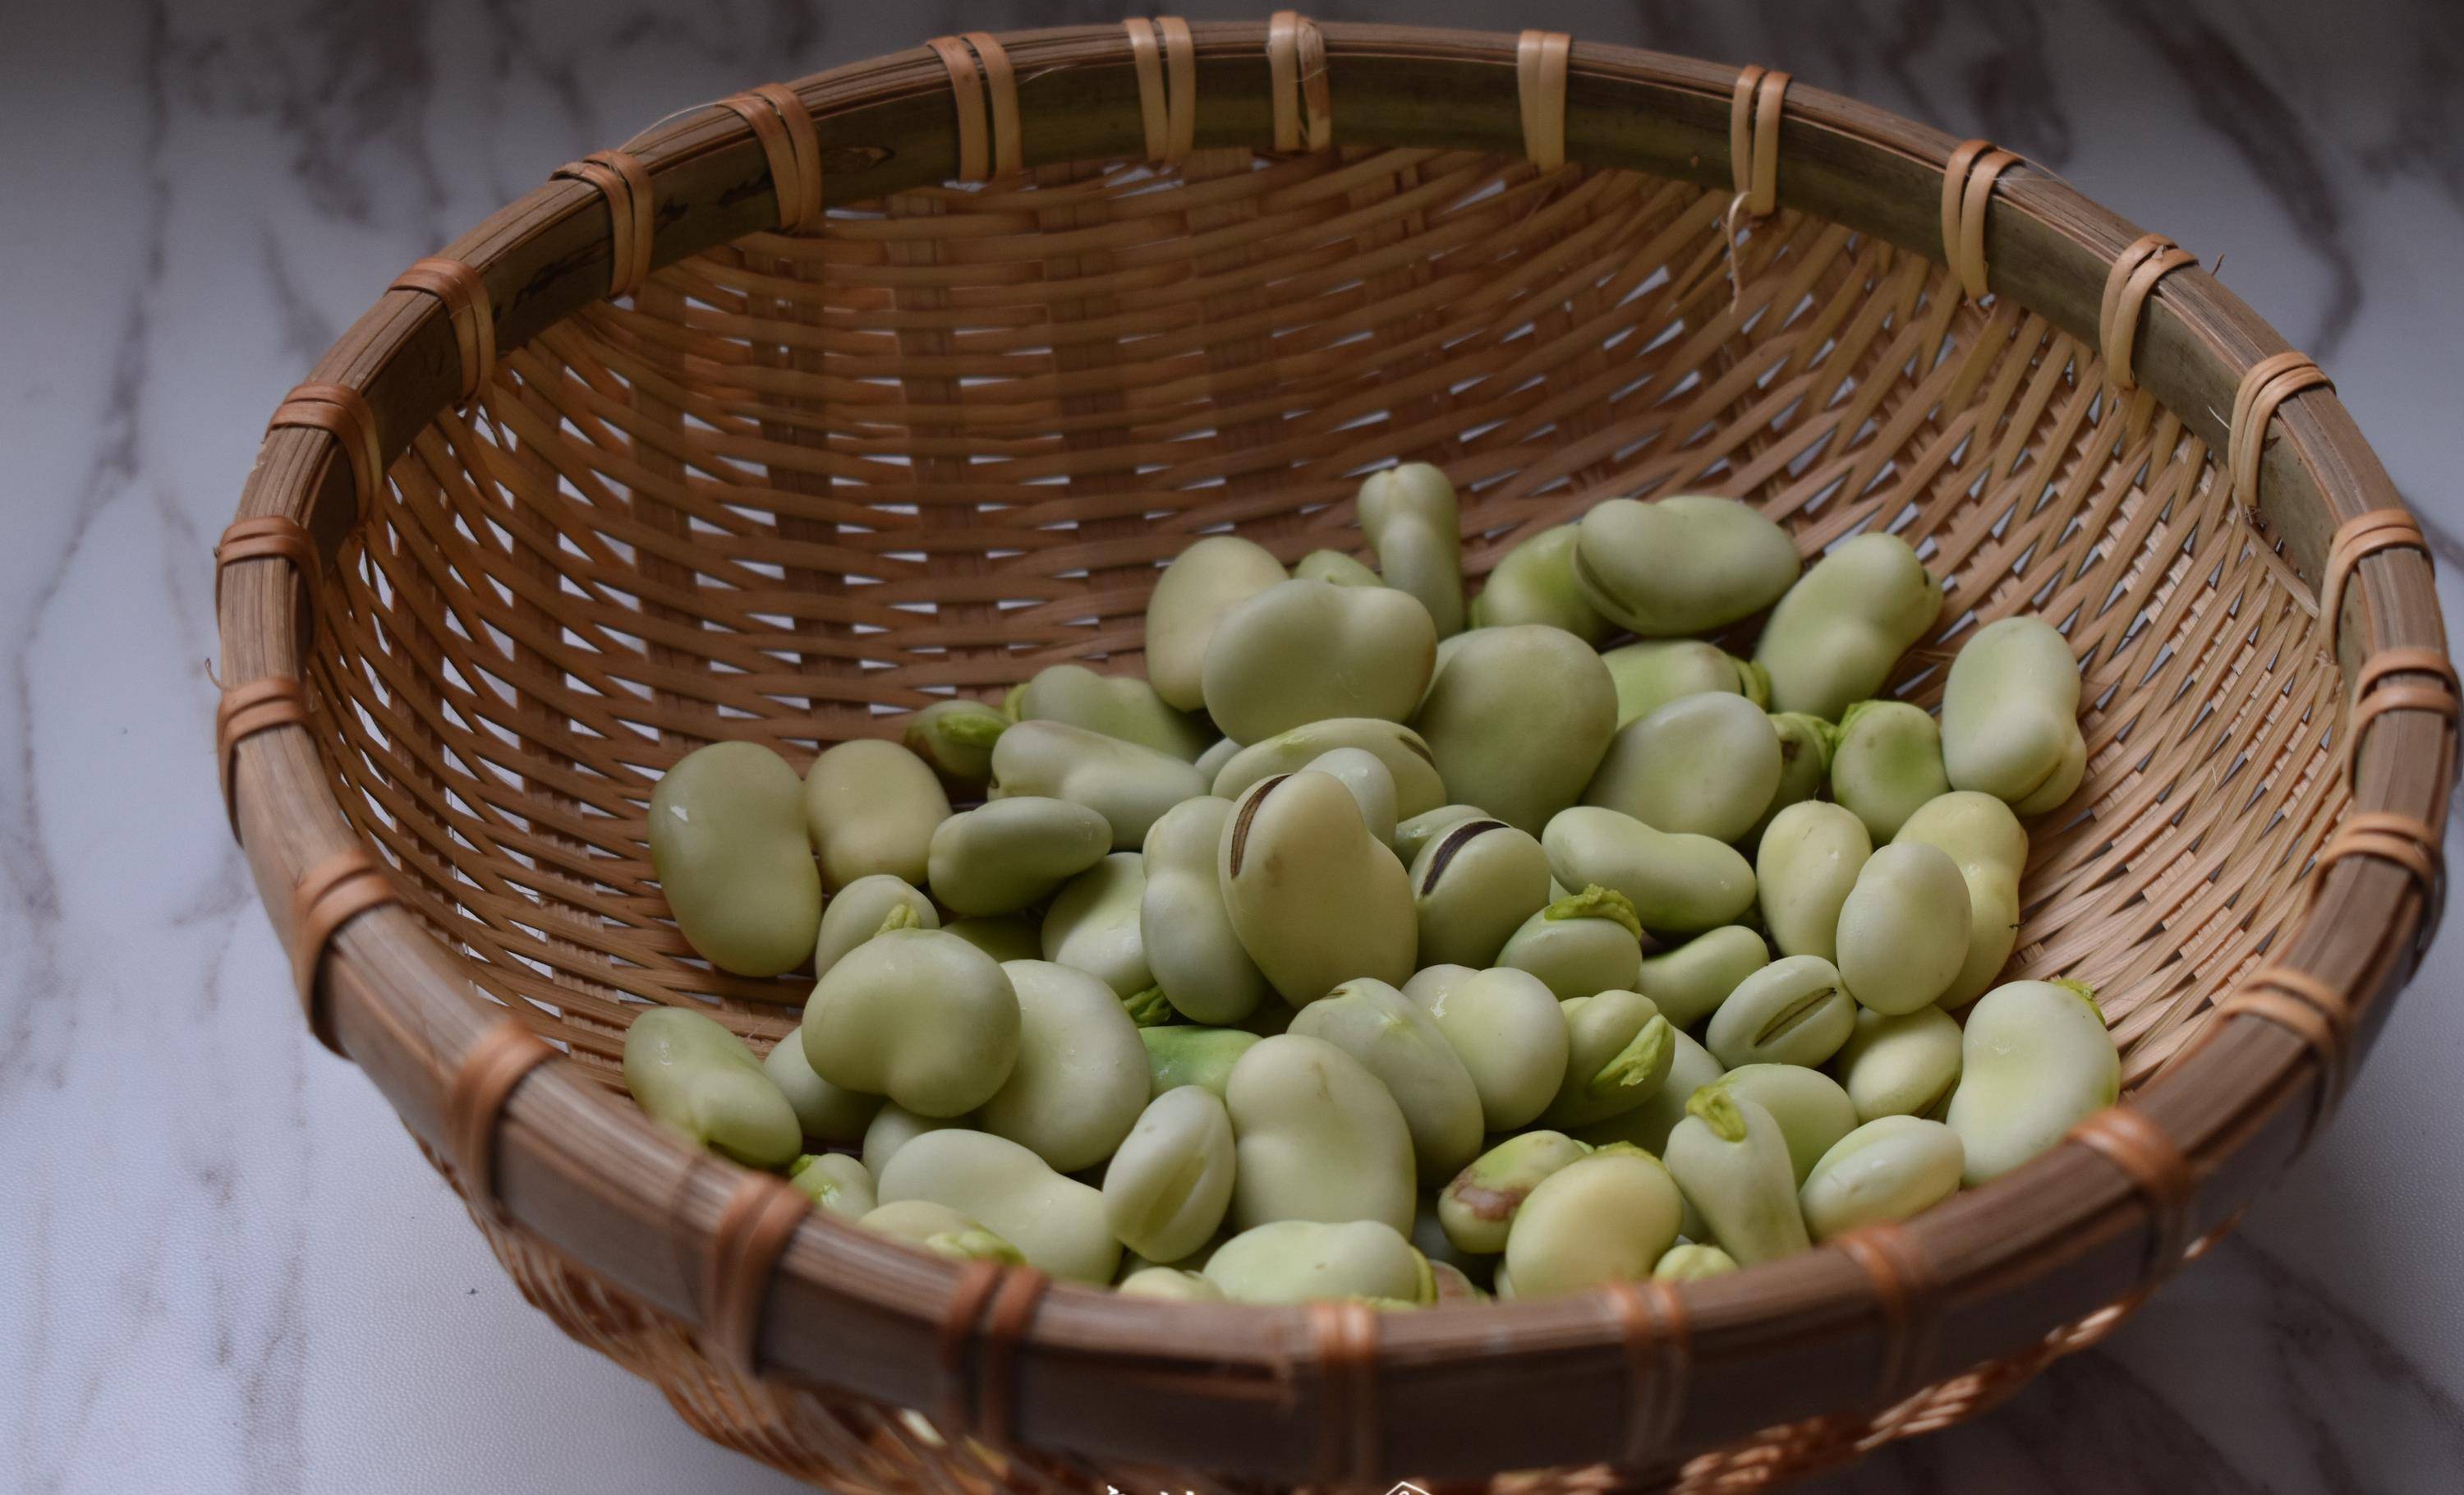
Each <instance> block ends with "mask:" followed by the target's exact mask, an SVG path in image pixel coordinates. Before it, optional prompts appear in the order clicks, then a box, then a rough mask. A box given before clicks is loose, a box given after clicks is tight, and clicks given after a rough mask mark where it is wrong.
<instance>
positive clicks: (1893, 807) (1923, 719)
mask: <svg viewBox="0 0 2464 1495" xmlns="http://www.w3.org/2000/svg"><path fill="white" fill-rule="evenodd" d="M1949 792H1950V780H1948V779H1947V778H1946V777H1945V776H1944V774H1943V769H1942V729H1940V728H1939V727H1936V726H1935V725H1934V721H1933V717H1932V716H1931V715H1929V714H1927V713H1926V712H1925V710H1924V709H1922V708H1920V707H1915V706H1911V705H1909V704H1908V703H1907V702H1905V701H1859V702H1858V703H1857V704H1856V705H1854V706H1851V707H1849V708H1848V715H1845V716H1843V717H1841V718H1840V719H1839V745H1838V747H1837V748H1836V749H1834V750H1833V752H1832V755H1831V795H1832V798H1834V799H1836V800H1837V801H1838V802H1840V803H1841V804H1844V805H1846V806H1847V807H1848V808H1850V809H1852V810H1854V811H1856V812H1857V818H1858V819H1859V820H1861V821H1863V822H1864V823H1865V829H1866V830H1867V831H1869V832H1871V833H1872V835H1873V837H1874V839H1875V840H1876V841H1888V840H1889V839H1890V838H1891V837H1893V836H1896V835H1898V834H1899V833H1900V827H1901V826H1902V825H1904V824H1907V820H1908V817H1909V816H1911V815H1914V814H1915V813H1916V812H1917V808H1918V806H1920V805H1922V804H1924V803H1925V802H1926V801H1928V800H1932V799H1935V798H1937V797H1939V796H1941V795H1945V794H1948V793H1949Z"/></svg>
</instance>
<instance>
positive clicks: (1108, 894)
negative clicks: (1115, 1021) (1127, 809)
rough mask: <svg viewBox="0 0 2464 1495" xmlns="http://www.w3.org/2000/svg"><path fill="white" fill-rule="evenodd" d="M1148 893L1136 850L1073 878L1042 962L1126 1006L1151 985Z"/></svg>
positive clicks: (1054, 915) (1048, 927)
mask: <svg viewBox="0 0 2464 1495" xmlns="http://www.w3.org/2000/svg"><path fill="white" fill-rule="evenodd" d="M1146 892H1147V873H1146V859H1145V858H1144V857H1141V856H1140V855H1139V854H1138V853H1136V852H1135V851H1115V852H1113V853H1112V854H1111V856H1108V857H1106V858H1104V860H1102V861H1101V862H1098V863H1096V864H1095V865H1094V866H1093V867H1090V868H1087V870H1085V871H1083V872H1081V873H1079V874H1078V875H1077V876H1075V877H1073V878H1071V879H1070V880H1069V881H1068V883H1067V885H1066V886H1064V887H1063V888H1062V890H1061V891H1059V892H1058V893H1055V894H1054V895H1053V898H1052V906H1051V907H1050V908H1048V909H1046V910H1045V911H1044V930H1043V937H1042V940H1041V944H1042V947H1043V949H1042V954H1043V956H1044V958H1045V959H1046V960H1050V961H1053V962H1055V963H1057V964H1060V965H1066V966H1068V967H1070V968H1072V969H1074V970H1079V971H1084V972H1086V973H1087V974H1088V975H1089V976H1092V977H1094V978H1098V979H1099V980H1101V981H1102V982H1103V983H1104V984H1105V985H1107V986H1109V987H1111V989H1112V995H1113V996H1115V997H1117V998H1120V999H1121V1000H1125V1001H1126V1000H1129V999H1130V998H1132V997H1134V996H1136V995H1137V994H1138V993H1140V992H1142V991H1145V990H1146V989H1147V988H1148V987H1150V986H1153V985H1155V974H1154V972H1153V971H1152V970H1150V969H1149V966H1148V961H1147V953H1146V940H1145V937H1144V936H1143V934H1141V933H1140V931H1141V928H1142V925H1141V923H1140V919H1139V910H1140V908H1141V907H1142V906H1143V905H1144V903H1145V900H1146ZM1065 1171H1066V1170H1065Z"/></svg>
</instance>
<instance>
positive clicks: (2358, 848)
mask: <svg viewBox="0 0 2464 1495" xmlns="http://www.w3.org/2000/svg"><path fill="white" fill-rule="evenodd" d="M2348 856H2366V857H2376V858H2378V859H2379V860H2380V861H2382V862H2393V863H2394V864H2395V865H2396V866H2398V867H2401V868H2404V869H2405V870H2406V871H2408V872H2410V873H2411V874H2412V875H2413V879H2414V881H2416V882H2418V883H2420V884H2421V890H2422V891H2423V893H2424V894H2427V895H2431V896H2435V895H2436V894H2437V893H2438V892H2439V891H2440V885H2441V884H2442V883H2443V882H2444V881H2445V879H2446V875H2447V858H2446V854H2445V853H2444V852H2443V851H2442V850H2441V849H2440V846H2439V841H2438V832H2436V831H2435V830H2432V829H2431V828H2430V827H2429V826H2428V825H2425V824H2422V823H2421V822H2419V821H2417V820H2414V819H2413V818H2412V817H2410V816H2409V815H2396V814H2392V813H2390V812H2388V811H2386V810H2365V811H2363V812H2361V813H2360V814H2357V815H2349V816H2346V817H2345V818H2344V822H2343V824H2340V825H2338V826H2337V827H2336V833H2335V834H2334V835H2332V836H2329V837H2328V838H2327V845H2326V846H2323V847H2321V849H2320V852H2319V861H2318V865H2317V866H2316V867H2315V868H2313V869H2312V873H2311V875H2312V876H2313V877H2314V878H2316V879H2318V881H2319V882H2324V881H2325V880H2326V876H2327V869H2328V868H2331V867H2333V866H2335V865H2336V864H2337V863H2339V862H2341V861H2343V859H2344V858H2346V857H2348ZM2312 886H2313V887H2316V886H2317V883H2313V885H2312Z"/></svg>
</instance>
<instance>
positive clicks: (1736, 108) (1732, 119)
mask: <svg viewBox="0 0 2464 1495" xmlns="http://www.w3.org/2000/svg"><path fill="white" fill-rule="evenodd" d="M1788 80H1789V75H1788V74H1786V73H1780V72H1774V71H1772V70H1771V69H1768V68H1764V67H1762V66H1760V65H1758V64H1753V63H1749V64H1748V65H1747V66H1746V67H1744V68H1742V69H1740V70H1739V71H1738V73H1737V89H1736V94H1735V96H1734V97H1733V98H1731V99H1730V100H1729V102H1728V180H1729V182H1730V183H1731V184H1732V185H1733V186H1734V187H1736V194H1737V195H1736V204H1737V205H1742V207H1743V210H1744V212H1745V215H1746V216H1747V217H1749V218H1764V217H1768V216H1770V214H1771V209H1774V208H1777V207H1778V206H1779V112H1780V106H1781V104H1782V102H1783V101H1784V100H1785V99H1787V97H1788ZM1729 210H1730V211H1731V212H1735V211H1737V210H1738V207H1737V206H1735V205H1732V206H1731V207H1730V209H1729Z"/></svg>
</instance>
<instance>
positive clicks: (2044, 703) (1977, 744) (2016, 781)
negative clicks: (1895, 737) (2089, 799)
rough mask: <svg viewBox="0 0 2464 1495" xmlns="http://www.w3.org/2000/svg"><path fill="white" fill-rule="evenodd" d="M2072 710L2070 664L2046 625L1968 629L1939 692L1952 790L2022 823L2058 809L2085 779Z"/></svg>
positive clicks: (2019, 622)
mask: <svg viewBox="0 0 2464 1495" xmlns="http://www.w3.org/2000/svg"><path fill="white" fill-rule="evenodd" d="M1942 760H1943V766H1944V768H1945V769H1947V771H1948V775H1949V779H1950V783H1951V787H1953V788H1957V789H1976V790H1980V791H1982V792H1984V793H1986V794H1990V795H1992V796H1993V797H1994V798H1996V799H1998V800H2001V801H2003V802H2006V803H2008V804H2009V805H2010V806H2011V807H2012V808H2013V809H2014V810H2016V811H2018V812H2019V813H2020V814H2022V815H2041V814H2043V813H2045V812H2046V811H2047V810H2050V809H2053V808H2055V807H2057V805H2059V804H2060V803H2061V802H2063V801H2065V800H2068V799H2069V798H2070V797H2071V796H2072V795H2073V794H2075V793H2077V792H2078V790H2079V780H2080V779H2081V778H2082V777H2083V776H2084V775H2085V774H2086V772H2087V741H2086V739H2085V738H2084V737H2081V736H2080V734H2079V661H2078V660H2077V659H2075V658H2073V657H2072V655H2071V646H2070V643H2069V641H2068V640H2066V639H2064V638H2063V637H2062V636H2061V634H2060V633H2058V632H2057V631H2055V629H2054V628H2053V627H2052V626H2051V625H2049V624H2047V623H2045V622H2043V621H2042V620H2041V619H2037V618H2029V617H2018V618H2004V619H2003V620H2002V621H2000V622H1999V623H1989V624H1987V625H1986V626H1985V627H1981V628H1979V629H1977V630H1976V632H1975V633H1973V634H1971V635H1969V640H1968V642H1967V643H1966V644H1963V645H1961V646H1960V649H1959V657H1958V658H1956V659H1953V660H1952V661H1951V662H1950V674H1949V677H1948V678H1947V679H1946V680H1945V681H1944V682H1943V688H1942Z"/></svg>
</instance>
